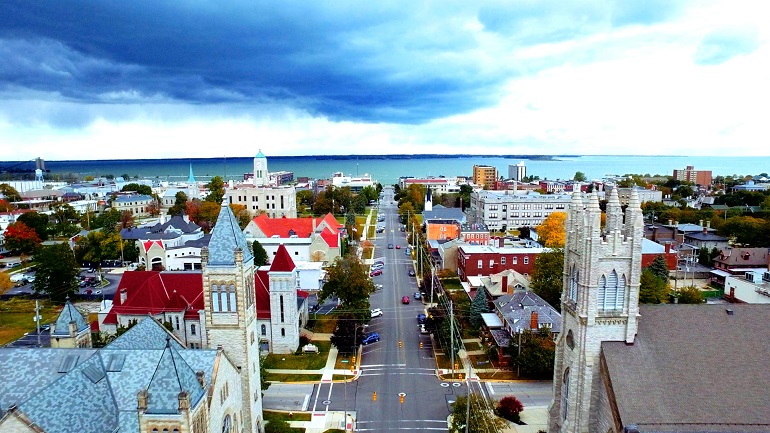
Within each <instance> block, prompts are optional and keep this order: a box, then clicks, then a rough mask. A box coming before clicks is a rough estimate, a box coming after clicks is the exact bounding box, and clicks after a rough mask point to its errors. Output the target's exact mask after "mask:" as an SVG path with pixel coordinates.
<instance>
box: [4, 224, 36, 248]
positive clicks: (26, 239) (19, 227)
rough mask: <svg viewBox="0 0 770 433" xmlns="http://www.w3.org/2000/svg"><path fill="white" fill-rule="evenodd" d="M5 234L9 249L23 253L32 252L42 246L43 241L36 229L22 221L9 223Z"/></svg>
mask: <svg viewBox="0 0 770 433" xmlns="http://www.w3.org/2000/svg"><path fill="white" fill-rule="evenodd" d="M3 236H4V237H5V247H6V248H7V249H9V250H12V251H16V250H17V251H19V252H20V253H22V254H32V252H33V251H34V250H35V249H36V248H37V247H38V246H40V242H41V241H40V237H39V236H38V235H37V233H35V230H33V229H32V228H30V227H28V226H27V225H26V224H24V223H23V222H21V221H17V222H15V223H13V224H10V225H8V228H6V229H5V233H4V234H3Z"/></svg>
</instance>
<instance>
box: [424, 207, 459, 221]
mask: <svg viewBox="0 0 770 433" xmlns="http://www.w3.org/2000/svg"><path fill="white" fill-rule="evenodd" d="M429 219H442V220H453V221H457V222H459V223H460V224H463V223H465V214H464V213H463V211H462V210H461V209H460V208H457V207H444V206H442V205H440V204H438V205H435V206H433V209H432V210H429V211H423V212H422V220H423V221H427V220H429Z"/></svg>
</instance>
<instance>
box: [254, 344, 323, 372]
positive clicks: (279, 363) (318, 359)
mask: <svg viewBox="0 0 770 433" xmlns="http://www.w3.org/2000/svg"><path fill="white" fill-rule="evenodd" d="M319 349H320V347H319ZM328 357H329V351H328V350H327V351H326V352H319V353H302V354H299V355H297V354H289V355H277V354H275V353H271V354H269V355H267V357H266V358H265V368H272V369H289V370H319V369H321V368H324V366H325V365H326V358H328Z"/></svg>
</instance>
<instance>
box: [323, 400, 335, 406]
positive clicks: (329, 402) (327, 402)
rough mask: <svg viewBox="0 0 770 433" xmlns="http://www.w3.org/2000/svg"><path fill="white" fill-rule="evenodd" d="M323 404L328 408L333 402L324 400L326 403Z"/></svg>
mask: <svg viewBox="0 0 770 433" xmlns="http://www.w3.org/2000/svg"><path fill="white" fill-rule="evenodd" d="M321 404H322V405H324V406H328V405H330V404H332V401H331V400H324V401H322V402H321Z"/></svg>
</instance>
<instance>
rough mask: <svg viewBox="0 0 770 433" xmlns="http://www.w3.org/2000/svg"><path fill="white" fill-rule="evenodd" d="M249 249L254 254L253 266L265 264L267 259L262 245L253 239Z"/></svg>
mask: <svg viewBox="0 0 770 433" xmlns="http://www.w3.org/2000/svg"><path fill="white" fill-rule="evenodd" d="M251 251H252V253H253V254H254V266H255V267H259V266H265V265H266V264H267V263H268V261H267V251H265V248H264V247H263V246H262V244H260V243H259V241H254V242H252V243H251Z"/></svg>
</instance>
